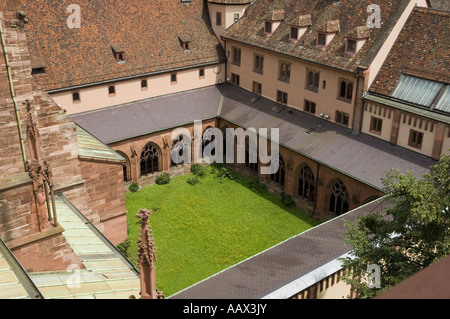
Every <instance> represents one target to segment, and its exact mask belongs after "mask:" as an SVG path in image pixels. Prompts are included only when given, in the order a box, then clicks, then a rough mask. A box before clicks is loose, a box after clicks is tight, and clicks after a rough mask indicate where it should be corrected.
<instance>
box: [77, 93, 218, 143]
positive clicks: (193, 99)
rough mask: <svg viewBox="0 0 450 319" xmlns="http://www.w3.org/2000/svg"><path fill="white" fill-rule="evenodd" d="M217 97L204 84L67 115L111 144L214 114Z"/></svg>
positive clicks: (216, 109) (215, 114) (211, 116)
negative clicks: (136, 100)
mask: <svg viewBox="0 0 450 319" xmlns="http://www.w3.org/2000/svg"><path fill="white" fill-rule="evenodd" d="M220 99H221V94H220V91H219V90H218V89H217V88H216V87H206V88H202V89H197V90H192V91H188V92H183V93H176V94H170V95H165V96H162V97H157V98H151V99H147V100H142V101H138V102H132V103H127V104H122V105H119V106H114V107H110V108H105V109H100V110H96V111H90V112H86V113H80V114H75V115H71V116H70V117H71V119H72V120H73V121H74V122H75V123H77V124H78V125H79V126H81V127H83V128H84V129H85V130H87V131H88V132H90V133H91V134H93V135H94V136H95V137H97V138H98V139H99V140H101V141H102V142H103V143H106V144H111V143H113V142H118V141H122V140H126V139H129V138H133V137H137V136H141V135H146V134H149V133H152V132H157V131H160V130H165V129H169V128H172V127H177V126H180V125H184V124H189V123H193V122H194V121H195V120H205V119H208V118H213V117H216V116H217V112H218V110H219V103H220Z"/></svg>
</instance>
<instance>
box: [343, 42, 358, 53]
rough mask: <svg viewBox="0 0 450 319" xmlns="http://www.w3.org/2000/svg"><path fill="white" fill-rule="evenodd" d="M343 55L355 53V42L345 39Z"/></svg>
mask: <svg viewBox="0 0 450 319" xmlns="http://www.w3.org/2000/svg"><path fill="white" fill-rule="evenodd" d="M345 53H348V54H355V53H356V41H355V40H351V39H347V45H346V50H345Z"/></svg>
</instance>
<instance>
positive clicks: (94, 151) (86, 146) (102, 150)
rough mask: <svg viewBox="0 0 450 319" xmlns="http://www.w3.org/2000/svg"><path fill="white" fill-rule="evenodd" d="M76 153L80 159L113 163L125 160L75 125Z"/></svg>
mask: <svg viewBox="0 0 450 319" xmlns="http://www.w3.org/2000/svg"><path fill="white" fill-rule="evenodd" d="M77 137H78V152H79V155H80V157H83V158H90V159H99V160H107V161H114V162H122V161H125V158H124V157H123V156H121V155H120V154H118V153H117V152H115V151H114V150H113V149H112V148H110V147H109V146H107V145H106V144H104V143H102V142H101V141H100V140H99V139H97V138H96V137H94V136H93V135H91V134H90V133H89V132H87V131H86V130H84V129H83V128H81V127H80V126H78V125H77Z"/></svg>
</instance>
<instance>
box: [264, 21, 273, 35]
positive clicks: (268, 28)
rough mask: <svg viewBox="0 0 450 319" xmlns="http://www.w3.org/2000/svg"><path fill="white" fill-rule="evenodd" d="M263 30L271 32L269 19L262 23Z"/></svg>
mask: <svg viewBox="0 0 450 319" xmlns="http://www.w3.org/2000/svg"><path fill="white" fill-rule="evenodd" d="M264 32H265V33H268V34H271V33H272V22H271V21H266V22H265V23H264Z"/></svg>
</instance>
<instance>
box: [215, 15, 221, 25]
mask: <svg viewBox="0 0 450 319" xmlns="http://www.w3.org/2000/svg"><path fill="white" fill-rule="evenodd" d="M216 25H222V12H216Z"/></svg>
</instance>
